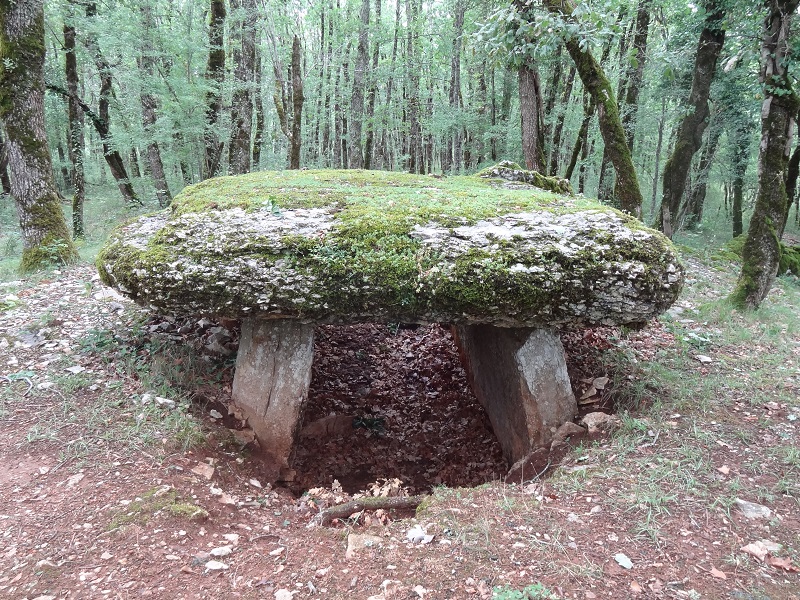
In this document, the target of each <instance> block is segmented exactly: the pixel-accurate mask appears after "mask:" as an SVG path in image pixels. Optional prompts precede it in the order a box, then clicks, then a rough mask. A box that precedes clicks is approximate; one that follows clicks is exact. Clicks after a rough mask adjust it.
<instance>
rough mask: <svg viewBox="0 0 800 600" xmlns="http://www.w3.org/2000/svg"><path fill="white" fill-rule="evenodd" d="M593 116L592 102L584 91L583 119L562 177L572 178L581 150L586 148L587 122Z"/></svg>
mask: <svg viewBox="0 0 800 600" xmlns="http://www.w3.org/2000/svg"><path fill="white" fill-rule="evenodd" d="M593 116H594V103H593V102H592V99H591V96H590V95H589V94H588V93H586V92H584V95H583V120H582V121H581V126H580V129H578V136H577V137H576V138H575V145H574V146H573V148H572V154H571V155H570V158H569V165H567V171H566V173H564V179H572V173H573V172H574V171H575V166H576V165H577V164H578V157H579V156H581V151H582V150H585V149H586V145H587V137H588V135H589V123H590V122H591V121H592V117H593Z"/></svg>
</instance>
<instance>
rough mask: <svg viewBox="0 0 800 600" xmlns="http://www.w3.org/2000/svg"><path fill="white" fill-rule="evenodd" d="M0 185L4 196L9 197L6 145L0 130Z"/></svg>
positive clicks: (9, 180)
mask: <svg viewBox="0 0 800 600" xmlns="http://www.w3.org/2000/svg"><path fill="white" fill-rule="evenodd" d="M0 184H2V190H3V193H4V194H8V195H11V179H10V178H9V176H8V143H7V142H6V140H5V137H4V135H3V131H2V128H0Z"/></svg>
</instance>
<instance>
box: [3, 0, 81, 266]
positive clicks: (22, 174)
mask: <svg viewBox="0 0 800 600" xmlns="http://www.w3.org/2000/svg"><path fill="white" fill-rule="evenodd" d="M44 52H45V50H44V6H43V2H42V0H16V1H15V2H2V3H0V121H2V123H3V125H4V127H5V131H6V135H7V136H8V141H7V146H8V164H9V167H10V168H11V194H12V196H13V197H14V200H15V202H16V206H17V215H18V217H19V225H20V229H21V231H22V244H23V247H22V262H21V264H20V270H21V271H22V272H30V271H34V270H37V269H39V268H42V267H45V266H48V265H50V264H53V263H54V262H56V263H58V262H60V263H65V264H66V263H72V262H75V261H76V260H77V259H78V252H77V250H76V249H75V246H74V244H73V243H72V239H71V237H70V234H69V230H68V229H67V223H66V221H65V219H64V213H63V212H62V211H61V205H60V203H59V198H58V193H57V191H56V187H55V183H54V182H53V166H52V163H51V161H50V152H49V150H48V146H47V133H46V130H45V123H44V89H45V88H44Z"/></svg>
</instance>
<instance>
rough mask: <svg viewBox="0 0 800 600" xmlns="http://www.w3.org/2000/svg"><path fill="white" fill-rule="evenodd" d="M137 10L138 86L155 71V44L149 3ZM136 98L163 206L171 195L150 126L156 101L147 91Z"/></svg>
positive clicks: (153, 122)
mask: <svg viewBox="0 0 800 600" xmlns="http://www.w3.org/2000/svg"><path fill="white" fill-rule="evenodd" d="M139 10H140V12H141V15H142V31H141V34H142V41H143V43H142V52H141V55H140V56H139V57H138V58H139V60H138V62H139V70H140V71H141V72H142V74H143V75H144V78H143V79H144V81H142V82H141V85H142V86H143V87H145V86H148V85H151V84H152V79H153V74H154V72H155V57H154V56H153V53H154V51H155V46H154V44H153V42H152V40H151V36H152V35H153V32H154V30H155V22H154V21H153V12H152V8H151V7H150V5H149V4H146V3H145V4H142V5H141V6H140V7H139ZM139 97H140V101H141V103H142V125H143V127H144V133H145V135H146V136H147V163H148V164H149V165H150V175H151V177H152V178H153V183H154V184H155V187H156V198H157V199H158V205H159V206H160V207H161V208H164V207H165V206H169V204H170V203H171V202H172V194H171V193H170V191H169V185H168V184H167V176H166V174H165V173H164V163H163V162H161V150H160V149H159V147H158V142H156V140H155V139H154V136H155V133H154V131H153V129H154V127H155V124H156V120H157V118H158V117H157V115H156V110H157V107H158V101H157V100H156V97H155V95H153V94H151V93H149V92H142V93H141V94H140V96H139Z"/></svg>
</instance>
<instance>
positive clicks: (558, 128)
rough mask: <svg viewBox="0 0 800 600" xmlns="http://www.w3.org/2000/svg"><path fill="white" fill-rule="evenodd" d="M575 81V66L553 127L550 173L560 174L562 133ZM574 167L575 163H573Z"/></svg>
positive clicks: (570, 71)
mask: <svg viewBox="0 0 800 600" xmlns="http://www.w3.org/2000/svg"><path fill="white" fill-rule="evenodd" d="M574 82H575V66H574V65H573V66H572V67H570V69H569V73H568V74H567V82H566V84H564V93H563V94H562V95H561V106H560V108H559V110H558V116H557V117H556V123H555V127H554V128H553V143H552V144H550V171H549V174H550V175H558V163H559V154H560V153H561V134H562V133H563V131H564V120H565V119H566V117H567V109H568V108H569V101H570V98H571V97H572V86H573V83H574ZM573 168H575V167H574V165H573Z"/></svg>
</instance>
